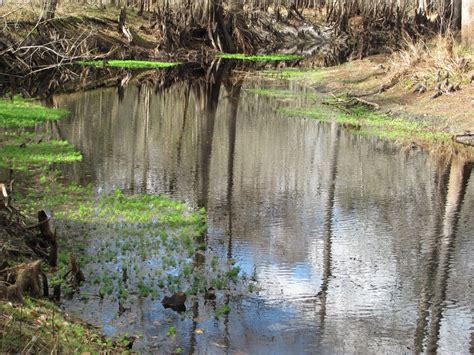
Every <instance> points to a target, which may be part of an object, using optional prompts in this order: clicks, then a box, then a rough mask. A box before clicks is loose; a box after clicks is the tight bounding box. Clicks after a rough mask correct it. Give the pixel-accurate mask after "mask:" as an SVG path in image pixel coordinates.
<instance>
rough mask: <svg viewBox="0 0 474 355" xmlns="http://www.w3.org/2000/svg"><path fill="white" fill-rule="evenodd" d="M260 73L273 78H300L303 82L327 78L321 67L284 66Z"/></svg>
mask: <svg viewBox="0 0 474 355" xmlns="http://www.w3.org/2000/svg"><path fill="white" fill-rule="evenodd" d="M261 74H262V75H263V76H266V77H270V78H275V79H283V80H301V81H304V82H321V81H323V80H324V79H326V78H327V71H325V70H323V69H314V70H307V69H302V68H285V69H275V70H264V71H262V72H261Z"/></svg>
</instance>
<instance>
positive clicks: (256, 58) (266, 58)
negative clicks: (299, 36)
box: [216, 53, 304, 62]
mask: <svg viewBox="0 0 474 355" xmlns="http://www.w3.org/2000/svg"><path fill="white" fill-rule="evenodd" d="M216 56H217V57H218V58H222V59H236V60H248V61H252V62H271V61H287V60H298V59H303V58H304V57H303V56H302V55H298V54H257V55H246V54H241V53H218V54H217V55H216Z"/></svg>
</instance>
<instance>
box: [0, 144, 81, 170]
mask: <svg viewBox="0 0 474 355" xmlns="http://www.w3.org/2000/svg"><path fill="white" fill-rule="evenodd" d="M81 160H82V155H81V153H79V152H78V151H77V150H76V149H75V148H74V146H73V145H71V144H69V143H68V142H66V141H49V142H42V143H38V144H23V145H6V146H4V147H1V148H0V167H2V168H9V169H14V170H27V169H28V168H31V167H37V166H45V165H51V164H54V163H71V162H76V161H81Z"/></svg>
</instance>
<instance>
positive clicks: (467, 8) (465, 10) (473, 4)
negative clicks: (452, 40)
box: [462, 0, 474, 48]
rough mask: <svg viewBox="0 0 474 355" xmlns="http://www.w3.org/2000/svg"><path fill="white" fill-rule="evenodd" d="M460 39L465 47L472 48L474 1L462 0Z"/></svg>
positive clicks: (473, 44)
mask: <svg viewBox="0 0 474 355" xmlns="http://www.w3.org/2000/svg"><path fill="white" fill-rule="evenodd" d="M462 41H463V44H464V45H465V46H467V47H470V48H474V1H472V0H463V1H462Z"/></svg>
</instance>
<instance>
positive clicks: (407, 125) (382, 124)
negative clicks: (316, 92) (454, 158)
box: [279, 105, 451, 143]
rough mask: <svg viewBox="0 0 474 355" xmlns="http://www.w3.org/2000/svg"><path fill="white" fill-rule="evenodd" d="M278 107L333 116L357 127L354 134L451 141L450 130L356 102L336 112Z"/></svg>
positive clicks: (311, 115) (302, 114)
mask: <svg viewBox="0 0 474 355" xmlns="http://www.w3.org/2000/svg"><path fill="white" fill-rule="evenodd" d="M279 111H280V112H283V113H285V114H287V115H289V116H294V117H309V118H314V119H318V120H320V121H330V120H332V119H333V118H334V117H335V119H336V120H337V121H338V122H339V123H341V124H348V125H351V126H353V127H358V130H357V131H356V132H357V133H358V134H364V135H374V136H378V137H382V138H387V139H390V140H402V141H404V140H406V141H412V140H416V141H420V142H441V143H443V142H449V141H451V135H450V134H448V133H444V132H436V131H433V130H431V129H430V127H429V126H428V124H426V123H424V122H417V121H412V120H406V119H403V118H394V117H391V116H389V115H386V114H384V113H381V112H377V111H373V110H371V109H369V108H367V107H365V106H360V105H359V106H355V107H352V108H351V109H350V110H349V111H348V112H340V113H337V114H336V115H334V113H331V112H330V110H327V109H323V108H321V107H315V108H283V109H280V110H279Z"/></svg>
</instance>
